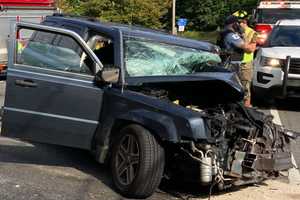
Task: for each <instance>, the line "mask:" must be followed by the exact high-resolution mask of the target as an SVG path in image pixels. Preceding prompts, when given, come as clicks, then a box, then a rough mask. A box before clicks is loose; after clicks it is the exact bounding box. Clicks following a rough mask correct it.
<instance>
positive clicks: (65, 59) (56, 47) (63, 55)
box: [16, 29, 92, 74]
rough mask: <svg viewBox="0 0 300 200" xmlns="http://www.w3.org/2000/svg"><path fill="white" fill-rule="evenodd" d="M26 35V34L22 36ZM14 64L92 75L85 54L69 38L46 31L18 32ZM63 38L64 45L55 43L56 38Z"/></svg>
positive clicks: (27, 30) (24, 30) (26, 30)
mask: <svg viewBox="0 0 300 200" xmlns="http://www.w3.org/2000/svg"><path fill="white" fill-rule="evenodd" d="M24 33H26V34H24ZM18 35H19V38H18V40H17V56H16V63H17V64H23V65H29V66H33V67H39V68H45V69H51V70H59V71H66V72H72V73H79V74H92V73H91V70H90V68H89V67H90V66H88V64H86V57H88V56H87V55H86V53H85V52H84V51H83V49H82V47H81V46H80V45H79V44H78V43H77V42H76V41H75V40H74V39H73V38H72V37H70V36H66V35H62V34H54V33H50V32H46V31H33V30H29V29H21V30H19V34H18ZM62 36H63V38H65V41H66V42H65V43H56V42H55V40H56V38H61V37H62Z"/></svg>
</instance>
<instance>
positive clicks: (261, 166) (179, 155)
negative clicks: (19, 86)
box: [139, 85, 297, 189]
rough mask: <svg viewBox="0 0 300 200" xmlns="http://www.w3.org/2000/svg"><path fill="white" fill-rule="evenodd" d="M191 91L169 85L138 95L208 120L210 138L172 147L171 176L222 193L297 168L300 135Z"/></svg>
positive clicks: (256, 114)
mask: <svg viewBox="0 0 300 200" xmlns="http://www.w3.org/2000/svg"><path fill="white" fill-rule="evenodd" d="M162 88H163V89H162ZM189 91H192V90H189V89H186V90H184V92H183V93H182V92H181V91H180V90H179V89H178V87H170V86H169V85H168V86H167V87H160V89H157V88H156V87H154V88H153V87H147V89H145V88H143V90H142V91H141V90H140V91H139V92H142V93H145V94H147V95H151V96H155V97H157V98H159V99H161V100H166V101H170V102H173V103H174V104H177V105H179V106H183V107H185V108H186V109H189V110H190V111H191V112H197V113H199V115H201V117H202V118H203V119H205V123H206V129H207V131H208V135H210V137H209V138H207V139H205V140H198V141H190V140H186V141H184V142H182V144H181V145H180V146H179V147H178V145H177V146H175V147H174V146H171V147H170V148H168V149H171V150H170V152H169V153H168V154H169V156H168V157H169V158H168V159H169V163H172V164H170V165H169V166H167V168H168V172H169V174H168V176H178V177H181V179H182V178H183V179H185V180H186V181H193V182H194V181H198V182H200V183H201V184H203V185H217V186H218V188H220V189H224V188H226V187H230V186H233V185H235V186H238V185H244V184H251V183H258V182H261V181H263V180H265V179H267V178H273V177H277V176H278V175H279V172H280V171H284V170H288V169H290V168H292V167H293V165H292V161H291V150H290V140H291V139H295V138H296V137H297V135H296V134H297V133H294V132H292V131H289V130H285V129H284V128H283V127H282V126H279V125H276V124H274V123H273V122H272V120H273V117H272V116H271V115H265V114H264V113H262V112H259V111H257V110H256V109H253V108H246V107H244V106H243V105H242V104H241V103H236V102H238V101H236V102H233V103H232V102H220V103H216V101H214V103H213V104H211V103H208V102H211V101H210V99H205V100H204V101H199V99H200V98H206V97H207V96H205V95H203V96H202V97H201V95H195V93H193V92H189ZM201 94H203V93H201ZM209 97H210V98H211V96H209ZM199 102H200V103H199ZM174 163H176V164H174ZM187 166H188V167H189V169H187ZM195 179H196V180H195Z"/></svg>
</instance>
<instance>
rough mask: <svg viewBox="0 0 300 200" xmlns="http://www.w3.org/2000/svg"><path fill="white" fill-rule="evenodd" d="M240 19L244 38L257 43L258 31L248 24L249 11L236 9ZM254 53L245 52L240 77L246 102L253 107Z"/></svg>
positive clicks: (248, 41)
mask: <svg viewBox="0 0 300 200" xmlns="http://www.w3.org/2000/svg"><path fill="white" fill-rule="evenodd" d="M232 15H233V16H236V17H237V18H238V19H239V23H240V26H241V27H242V28H243V30H244V34H243V37H244V40H245V42H246V43H249V44H253V45H254V44H255V45H256V38H257V34H256V32H255V31H254V30H253V29H252V28H250V27H249V26H248V13H247V12H246V11H236V12H235V13H233V14H232ZM253 59H254V53H253V52H252V53H247V52H244V54H243V59H242V64H241V68H240V74H239V77H240V79H241V83H242V85H243V87H244V90H245V97H244V104H245V106H247V107H251V92H250V90H251V81H252V76H253Z"/></svg>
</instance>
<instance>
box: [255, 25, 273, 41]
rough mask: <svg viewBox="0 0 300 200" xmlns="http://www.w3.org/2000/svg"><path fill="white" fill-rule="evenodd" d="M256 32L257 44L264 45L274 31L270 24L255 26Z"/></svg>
mask: <svg viewBox="0 0 300 200" xmlns="http://www.w3.org/2000/svg"><path fill="white" fill-rule="evenodd" d="M255 31H256V32H257V34H258V35H257V44H258V45H263V44H264V43H265V42H266V40H267V39H268V36H269V34H270V32H271V31H272V26H271V25H269V24H257V25H256V26H255Z"/></svg>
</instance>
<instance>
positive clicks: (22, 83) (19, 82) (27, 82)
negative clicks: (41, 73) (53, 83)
mask: <svg viewBox="0 0 300 200" xmlns="http://www.w3.org/2000/svg"><path fill="white" fill-rule="evenodd" d="M15 84H16V85H18V86H21V87H36V86H37V84H36V83H35V82H34V81H32V80H16V81H15Z"/></svg>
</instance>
